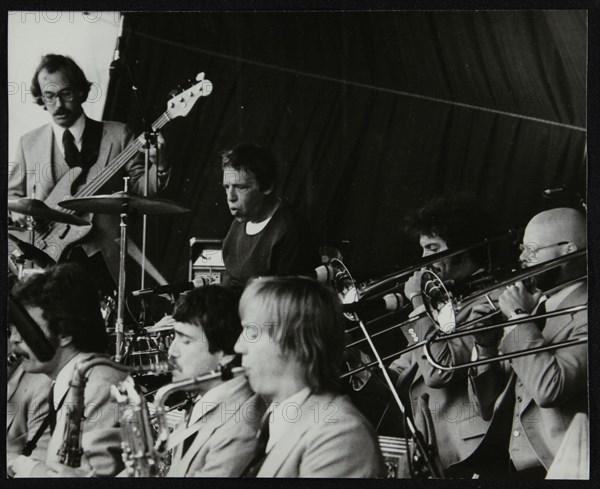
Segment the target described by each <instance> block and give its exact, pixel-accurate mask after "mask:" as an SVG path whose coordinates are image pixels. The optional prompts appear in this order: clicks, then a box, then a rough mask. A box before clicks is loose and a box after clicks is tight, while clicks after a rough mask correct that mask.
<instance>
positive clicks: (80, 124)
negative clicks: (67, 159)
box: [52, 112, 85, 155]
mask: <svg viewBox="0 0 600 489" xmlns="http://www.w3.org/2000/svg"><path fill="white" fill-rule="evenodd" d="M66 129H67V128H65V127H61V126H59V125H58V124H55V123H54V122H53V123H52V131H53V132H54V137H55V138H56V141H57V142H58V147H59V149H60V152H61V153H62V154H63V155H64V154H65V148H64V146H63V142H62V138H63V134H64V132H65V130H66ZM68 129H69V131H71V134H73V139H74V140H75V146H77V149H78V150H79V151H81V145H82V139H83V131H84V129H85V114H84V113H83V112H81V115H80V116H79V118H78V119H77V120H76V121H75V122H74V123H73V125H72V126H71V127H69V128H68Z"/></svg>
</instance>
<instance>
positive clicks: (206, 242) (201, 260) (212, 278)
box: [189, 238, 225, 284]
mask: <svg viewBox="0 0 600 489" xmlns="http://www.w3.org/2000/svg"><path fill="white" fill-rule="evenodd" d="M221 248H222V241H221V240H220V239H201V238H191V239H190V255H189V256H190V257H189V262H190V264H189V280H194V279H195V278H203V279H207V280H208V281H209V282H210V283H215V284H220V283H221V282H222V280H223V274H224V273H225V263H224V262H223V253H222V251H221Z"/></svg>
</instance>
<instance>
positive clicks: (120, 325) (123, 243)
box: [115, 177, 129, 362]
mask: <svg viewBox="0 0 600 489" xmlns="http://www.w3.org/2000/svg"><path fill="white" fill-rule="evenodd" d="M128 180H129V177H123V181H124V191H125V193H127V184H128ZM128 214H129V203H128V202H127V201H126V202H125V203H124V204H123V205H122V207H121V214H120V216H121V222H120V223H119V226H120V230H121V235H120V241H119V245H120V250H119V288H118V293H117V322H116V324H115V335H116V348H115V362H120V361H121V354H122V352H123V341H124V338H125V320H124V316H125V280H126V271H125V258H126V256H127V216H128Z"/></svg>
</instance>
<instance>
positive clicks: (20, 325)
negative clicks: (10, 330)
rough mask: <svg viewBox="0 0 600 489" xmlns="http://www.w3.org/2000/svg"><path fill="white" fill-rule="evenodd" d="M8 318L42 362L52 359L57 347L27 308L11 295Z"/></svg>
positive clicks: (9, 297)
mask: <svg viewBox="0 0 600 489" xmlns="http://www.w3.org/2000/svg"><path fill="white" fill-rule="evenodd" d="M8 320H9V322H10V323H12V324H14V325H15V326H16V328H17V331H19V334H20V335H21V338H23V341H24V342H25V343H27V346H29V348H30V349H31V352H32V353H33V354H34V355H35V356H36V357H37V359H38V360H39V361H40V362H48V361H50V360H52V358H53V357H54V354H55V353H56V349H55V348H54V346H53V345H52V344H51V343H50V341H48V338H46V335H45V334H44V332H43V331H42V329H41V328H40V327H39V325H38V324H37V323H36V322H35V321H34V320H33V318H32V317H31V316H30V315H29V313H28V312H27V310H26V309H25V308H24V307H23V306H22V305H21V303H19V302H18V301H17V300H16V299H13V297H12V296H11V295H9V296H8Z"/></svg>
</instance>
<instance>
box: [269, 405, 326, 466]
mask: <svg viewBox="0 0 600 489" xmlns="http://www.w3.org/2000/svg"><path fill="white" fill-rule="evenodd" d="M331 400H332V397H331V396H327V397H324V396H317V395H314V394H312V395H310V396H308V397H307V398H306V400H305V401H304V402H303V403H302V405H301V406H300V412H301V413H302V418H301V421H300V422H298V423H296V424H294V426H293V427H292V429H291V430H289V431H288V432H287V433H285V434H284V436H283V437H282V439H280V440H279V441H278V443H276V444H275V445H274V446H273V447H272V448H271V451H270V452H269V453H268V454H267V457H266V458H265V462H264V464H263V466H262V467H261V469H260V470H259V472H258V477H260V476H261V473H262V472H263V470H266V471H268V474H269V476H276V475H277V473H278V472H279V470H280V469H281V467H282V466H283V464H284V463H285V461H286V460H287V458H288V456H289V454H290V452H292V451H293V450H295V449H297V448H298V443H299V442H300V439H301V438H302V436H303V435H304V433H306V432H307V431H308V430H309V429H310V428H311V427H312V426H314V424H315V423H314V410H313V409H310V406H311V405H312V404H313V403H316V406H317V411H318V410H319V409H321V407H322V406H325V405H327V404H328V403H329V402H330V401H331ZM320 414H322V413H319V415H320Z"/></svg>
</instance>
